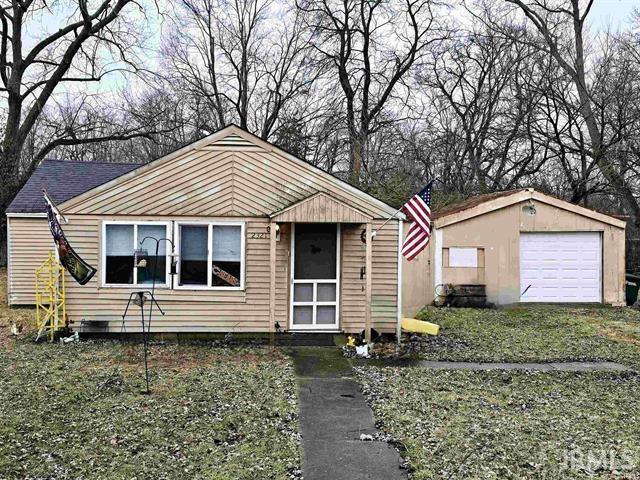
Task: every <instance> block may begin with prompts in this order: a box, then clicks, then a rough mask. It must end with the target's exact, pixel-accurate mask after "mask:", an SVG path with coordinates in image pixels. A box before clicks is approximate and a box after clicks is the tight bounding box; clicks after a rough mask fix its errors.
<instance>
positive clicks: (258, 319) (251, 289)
mask: <svg viewBox="0 0 640 480" xmlns="http://www.w3.org/2000/svg"><path fill="white" fill-rule="evenodd" d="M67 218H68V219H69V224H68V225H66V226H65V231H66V233H67V238H68V239H69V242H70V243H71V244H72V245H73V246H74V248H75V249H76V251H77V252H78V254H80V255H81V256H82V257H83V258H84V259H85V260H86V261H87V262H88V263H90V264H91V265H94V266H96V267H97V268H98V273H97V274H96V275H95V277H94V278H93V279H92V280H91V281H90V282H89V283H88V284H87V285H84V286H80V285H78V284H77V283H75V282H74V281H73V280H72V279H71V278H70V277H68V278H67V298H68V301H67V313H68V315H69V318H70V320H71V321H73V322H74V324H73V328H74V329H80V328H81V321H82V319H85V320H89V322H85V323H86V324H85V326H84V331H91V330H96V329H97V330H100V331H104V328H103V326H102V325H100V324H96V323H92V322H93V321H101V322H104V321H106V322H108V327H107V330H108V331H111V332H119V331H121V328H122V318H121V315H122V312H123V311H124V308H125V306H126V303H127V300H128V295H129V293H130V292H132V291H136V290H138V289H141V287H134V286H132V287H129V288H116V287H108V286H101V285H100V279H101V273H102V272H101V271H100V270H101V268H102V264H101V258H100V255H101V239H100V232H101V231H102V228H101V224H102V222H103V221H112V220H120V221H124V220H129V221H132V222H133V221H137V222H140V221H145V220H147V221H150V220H156V221H158V220H162V221H193V220H198V221H203V222H208V221H217V220H224V219H221V218H218V217H198V218H194V217H179V218H173V217H135V218H133V217H129V218H127V217H123V216H113V217H101V216H91V215H68V216H67ZM236 220H238V221H246V234H247V240H246V256H245V258H246V260H245V272H246V288H245V290H244V291H227V290H217V291H216V290H182V289H174V290H171V289H167V288H157V290H156V292H157V293H156V297H157V299H158V302H159V303H160V305H161V306H162V308H163V309H164V310H165V313H166V314H165V315H164V316H162V315H160V313H159V312H158V311H157V310H156V313H155V314H154V316H153V322H152V331H156V332H227V331H234V332H266V331H268V329H269V265H270V260H269V238H268V237H267V238H260V239H253V238H251V236H252V234H257V233H265V232H266V229H267V226H268V225H269V223H268V220H267V219H260V218H240V219H236ZM380 223H381V222H378V224H380ZM395 223H396V225H397V222H395ZM396 225H394V224H392V223H389V224H387V225H386V226H385V227H384V229H382V230H381V231H380V232H378V235H377V237H376V239H375V240H374V244H373V251H374V260H375V261H374V264H373V272H374V273H373V290H372V300H373V301H372V307H373V327H374V328H376V329H378V330H379V331H384V332H389V333H392V332H394V331H395V322H396V312H397V310H396V303H395V302H396V297H397V283H396V278H395V276H396V275H397V263H396V255H397V250H396V247H395V243H393V242H392V241H393V238H394V235H396V236H397V226H396ZM363 228H364V225H343V227H342V232H343V233H342V287H341V288H342V290H341V309H340V310H341V329H342V330H344V331H349V332H357V331H360V330H362V329H363V328H364V318H365V292H364V280H361V279H360V268H361V266H363V265H364V250H365V249H364V244H363V243H362V241H361V239H360V234H361V232H362V229H363ZM387 228H388V229H389V230H388V231H386V232H385V230H386V229H387ZM290 232H291V226H290V224H280V240H279V241H278V242H277V244H276V259H277V261H276V320H277V321H278V322H279V323H280V325H281V327H282V328H285V329H286V328H288V326H289V324H288V320H289V301H290V297H289V296H290V291H289V279H290V239H291V237H290ZM396 238H397V237H396ZM131 308H132V310H131V312H130V314H129V315H128V316H127V319H126V321H125V324H124V331H126V332H137V331H140V330H141V328H140V319H139V310H137V309H136V307H131Z"/></svg>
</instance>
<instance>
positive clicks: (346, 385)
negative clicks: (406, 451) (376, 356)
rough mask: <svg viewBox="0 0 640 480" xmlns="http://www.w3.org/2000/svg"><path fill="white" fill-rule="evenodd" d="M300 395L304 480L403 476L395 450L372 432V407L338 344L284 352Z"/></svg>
mask: <svg viewBox="0 0 640 480" xmlns="http://www.w3.org/2000/svg"><path fill="white" fill-rule="evenodd" d="M289 353H290V355H291V357H292V358H293V363H294V365H295V369H296V376H297V379H298V388H299V395H300V433H301V434H302V447H303V450H304V458H303V467H302V471H303V475H304V478H305V480H341V479H344V480H347V479H348V480H402V479H406V478H407V476H406V473H405V471H404V470H401V469H400V456H399V455H398V452H397V451H396V450H395V449H394V448H393V447H392V446H390V445H389V444H388V443H386V442H381V441H376V440H374V441H363V440H360V435H361V434H364V435H375V434H376V428H375V423H374V419H373V414H372V412H371V409H370V408H369V406H368V405H367V403H366V401H365V399H364V397H363V396H362V394H361V393H360V386H359V385H358V383H357V382H355V381H354V380H353V379H352V378H350V377H351V375H352V369H351V364H350V363H349V360H348V359H346V358H344V357H343V356H342V352H341V351H340V349H338V348H335V347H334V348H322V347H300V348H292V349H290V350H289Z"/></svg>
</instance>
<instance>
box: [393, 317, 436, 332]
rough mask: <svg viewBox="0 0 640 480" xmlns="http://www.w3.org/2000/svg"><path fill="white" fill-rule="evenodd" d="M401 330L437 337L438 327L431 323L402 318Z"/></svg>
mask: <svg viewBox="0 0 640 480" xmlns="http://www.w3.org/2000/svg"><path fill="white" fill-rule="evenodd" d="M402 329H403V330H407V331H409V332H414V333H426V334H428V335H438V332H439V331H440V325H436V324H435V323H431V322H424V321H422V320H417V319H415V318H403V319H402Z"/></svg>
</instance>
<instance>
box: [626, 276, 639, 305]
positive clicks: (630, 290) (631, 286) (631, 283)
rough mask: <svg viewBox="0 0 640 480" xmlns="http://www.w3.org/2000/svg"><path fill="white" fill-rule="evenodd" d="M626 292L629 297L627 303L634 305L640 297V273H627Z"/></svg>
mask: <svg viewBox="0 0 640 480" xmlns="http://www.w3.org/2000/svg"><path fill="white" fill-rule="evenodd" d="M625 280H626V281H625V284H626V288H625V294H626V297H627V305H633V304H634V303H636V300H637V298H638V289H640V275H633V274H631V273H627V274H626V275H625Z"/></svg>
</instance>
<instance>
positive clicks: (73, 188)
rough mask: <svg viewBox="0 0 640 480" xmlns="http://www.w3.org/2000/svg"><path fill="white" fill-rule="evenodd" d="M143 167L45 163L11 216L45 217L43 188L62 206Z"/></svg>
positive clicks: (12, 208) (16, 201)
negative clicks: (38, 215)
mask: <svg viewBox="0 0 640 480" xmlns="http://www.w3.org/2000/svg"><path fill="white" fill-rule="evenodd" d="M139 166H140V164H136V163H100V162H76V161H70V160H43V161H42V163H40V165H38V167H37V168H36V170H35V171H34V172H33V175H31V177H29V180H27V183H25V184H24V186H23V187H22V189H21V190H20V191H19V192H18V194H17V195H16V197H15V198H14V199H13V201H12V202H11V204H10V205H9V207H8V208H7V213H42V212H44V211H45V201H44V196H43V195H42V189H43V188H44V189H46V190H47V193H48V194H49V197H51V200H53V201H54V202H55V203H56V204H60V203H62V202H66V201H67V200H69V199H71V198H73V197H77V196H78V195H80V194H82V193H84V192H86V191H88V190H91V189H92V188H95V187H97V186H98V185H102V184H103V183H106V182H108V181H110V180H113V179H114V178H116V177H119V176H120V175H124V174H125V173H127V172H130V171H131V170H134V169H136V168H138V167H139Z"/></svg>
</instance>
